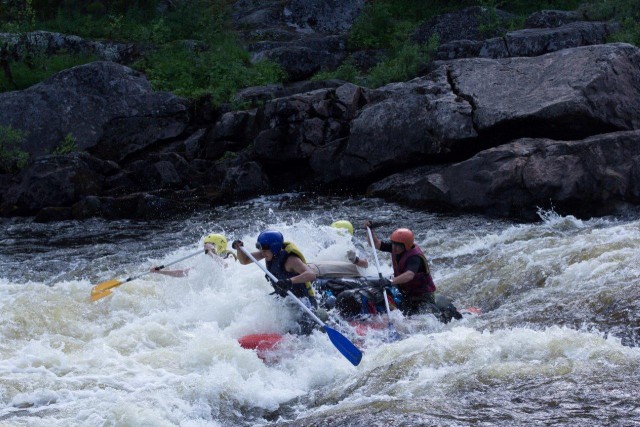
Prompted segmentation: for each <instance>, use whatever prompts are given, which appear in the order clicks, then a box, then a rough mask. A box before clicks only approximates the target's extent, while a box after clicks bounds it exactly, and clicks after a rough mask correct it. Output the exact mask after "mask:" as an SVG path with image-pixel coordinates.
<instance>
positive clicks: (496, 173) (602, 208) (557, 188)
mask: <svg viewBox="0 0 640 427" xmlns="http://www.w3.org/2000/svg"><path fill="white" fill-rule="evenodd" d="M638 165H640V131H638V130H634V131H627V132H615V133H609V134H604V135H597V136H593V137H589V138H586V139H584V140H580V141H554V140H550V139H530V138H524V139H520V140H517V141H514V142H512V143H509V144H504V145H502V146H500V147H496V148H492V149H489V150H485V151H482V152H480V153H478V154H477V155H476V156H474V157H472V158H470V159H469V160H466V161H464V162H460V163H456V164H453V165H450V166H439V167H436V168H434V167H423V168H418V169H414V170H411V171H409V172H405V173H400V174H396V175H392V176H390V177H388V178H386V179H384V180H382V181H380V182H377V183H375V184H373V185H372V186H371V187H370V188H369V193H370V194H371V195H373V196H381V197H386V198H388V199H392V200H396V201H400V202H402V203H406V204H410V205H413V206H423V207H424V206H431V207H436V208H437V207H440V208H443V207H444V208H449V209H451V208H453V209H457V210H463V211H476V212H482V213H485V214H489V215H498V216H518V217H524V218H527V219H533V218H535V215H536V211H537V208H538V207H544V208H550V207H555V209H556V210H557V211H558V212H571V213H573V214H582V215H587V216H591V215H601V214H604V213H608V212H611V210H612V209H614V208H615V206H616V203H617V202H619V201H629V202H632V203H638V202H639V201H640V180H639V179H638V178H640V166H638ZM407 189H410V191H407Z"/></svg>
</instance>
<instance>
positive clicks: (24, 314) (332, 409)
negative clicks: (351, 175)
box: [0, 194, 640, 427]
mask: <svg viewBox="0 0 640 427" xmlns="http://www.w3.org/2000/svg"><path fill="white" fill-rule="evenodd" d="M365 218H371V219H373V220H374V221H375V222H377V223H378V224H380V226H379V227H378V228H377V231H378V232H379V234H380V235H381V236H385V237H386V236H388V234H389V233H390V232H391V231H392V230H393V229H394V228H395V226H396V225H397V226H408V227H410V228H412V229H414V230H415V231H416V237H417V239H416V240H417V241H418V243H419V244H420V245H421V246H422V248H423V249H425V252H426V253H427V255H428V257H429V259H430V261H431V266H432V272H433V274H434V279H435V281H436V284H437V285H438V287H439V290H441V291H443V292H444V293H446V294H448V295H449V296H451V297H453V298H454V299H455V303H456V305H457V306H458V307H459V308H463V307H470V306H476V307H480V308H482V310H483V314H482V315H481V316H478V317H466V318H465V319H463V320H461V321H454V322H452V323H450V324H448V325H443V324H440V323H439V322H437V321H436V320H435V318H433V317H432V316H430V315H425V316H420V317H417V318H413V319H409V320H407V319H403V318H402V316H401V315H400V314H399V313H396V312H394V313H393V314H394V316H393V321H394V323H395V324H396V327H397V329H398V330H399V331H401V332H402V333H403V337H404V338H403V339H402V340H400V341H397V342H392V343H388V342H386V341H385V340H384V338H385V336H386V335H385V334H384V333H372V334H370V335H369V336H366V337H365V338H364V339H359V340H357V345H358V346H359V347H360V348H361V349H362V350H363V351H364V357H363V359H362V363H361V364H360V365H359V366H357V367H354V366H353V365H351V364H350V363H349V362H348V361H347V360H346V359H345V358H344V357H343V356H342V355H341V354H340V353H339V352H338V351H337V350H336V348H335V347H334V346H333V345H332V344H331V342H330V341H329V339H328V338H327V336H326V335H324V334H322V333H320V332H314V333H313V334H312V335H311V336H310V337H289V338H287V339H286V340H285V343H284V344H283V349H282V350H280V351H279V353H278V354H275V355H274V356H273V359H272V360H270V361H269V363H264V362H263V361H262V360H261V359H260V358H258V356H257V355H256V353H255V352H254V351H252V350H245V349H243V348H241V347H240V345H239V344H238V342H237V338H239V337H241V336H243V335H246V334H251V333H263V332H284V331H286V330H287V329H288V327H290V326H291V325H292V322H293V321H294V320H293V316H292V314H291V311H290V310H289V309H288V308H287V306H286V304H285V303H284V302H283V301H280V300H277V299H275V298H274V297H273V296H270V295H269V292H271V288H270V287H269V285H268V284H267V282H266V281H265V278H264V275H263V273H262V272H261V271H260V270H259V269H258V268H257V267H256V266H254V265H246V266H242V265H240V264H237V263H234V264H231V265H229V266H228V267H227V268H224V267H222V266H220V265H217V264H215V263H214V262H212V260H211V259H210V258H208V257H206V256H204V255H198V256H196V257H194V258H191V259H189V260H186V261H184V262H182V263H181V264H179V265H177V267H183V268H184V267H191V270H190V274H189V277H187V278H174V277H168V276H163V275H158V274H148V275H146V276H143V277H141V278H139V279H137V280H134V281H131V282H129V283H126V284H123V285H122V286H120V287H118V288H116V289H115V291H114V292H113V294H112V295H110V296H109V297H106V298H104V299H101V300H99V301H97V302H95V303H92V302H91V301H90V299H89V291H90V289H91V287H92V286H93V285H95V284H97V283H99V282H101V281H105V280H109V279H114V278H116V279H126V278H127V277H130V276H133V275H136V274H139V273H142V272H145V271H148V270H149V269H150V268H151V267H152V266H154V265H159V264H163V263H168V262H171V261H173V260H175V259H179V258H181V257H183V256H185V255H188V254H190V253H193V252H194V251H197V250H198V249H199V248H201V247H202V239H203V237H204V236H205V235H206V234H209V233H224V234H225V235H227V236H228V237H229V239H230V241H231V240H233V239H234V238H240V239H242V240H244V241H245V243H246V246H247V247H253V245H254V243H255V239H256V237H257V235H258V233H259V231H260V230H262V229H265V228H275V229H279V230H281V231H282V232H283V234H284V236H285V239H286V240H291V241H294V242H296V243H297V244H298V246H299V247H300V248H301V249H302V250H303V252H304V253H305V255H306V256H307V258H308V260H314V259H315V260H322V259H324V260H329V259H344V257H345V252H346V250H347V249H349V247H350V244H351V243H350V241H349V239H348V238H347V237H345V236H342V235H340V234H339V233H337V232H336V231H335V230H334V229H332V228H330V227H329V226H328V225H329V224H331V222H332V221H334V220H338V219H348V220H351V221H352V222H353V223H354V224H357V225H359V224H360V223H361V222H362V220H363V219H365ZM357 236H358V237H359V238H360V239H361V240H364V239H365V233H364V232H363V230H362V229H358V230H357ZM639 248H640V212H629V213H628V214H626V215H624V216H620V217H606V218H599V219H592V220H578V219H576V218H573V217H562V216H559V215H556V214H554V213H553V212H550V213H549V212H548V213H543V214H542V215H541V220H540V221H539V222H536V223H526V224H522V223H516V222H510V221H502V220H495V219H488V218H484V217H480V216H469V215H463V216H447V215H441V214H431V213H427V212H422V211H417V210H410V209H407V208H405V207H401V206H397V205H393V204H388V203H384V202H382V201H381V200H377V199H369V200H355V199H343V198H318V197H315V196H308V195H296V194H292V195H285V196H278V197H270V198H260V199H256V200H252V201H249V202H247V203H243V204H240V205H235V206H228V207H224V208H219V209H215V210H212V211H210V212H207V213H199V214H194V215H192V216H189V217H187V218H185V219H181V220H173V221H169V222H158V221H154V222H137V221H110V222H108V221H104V220H97V219H96V220H89V221H84V222H61V223H55V224H36V223H31V222H27V221H25V220H21V221H16V220H3V221H2V222H0V426H43V427H44V426H46V427H50V426H178V425H179V426H255V425H265V424H279V425H291V426H414V425H437V426H494V425H499V426H513V425H521V426H531V425H566V426H577V425H580V426H603V425H614V426H637V425H640V398H639V397H638V395H639V394H640V391H639V390H640V349H639V347H638V345H639V344H640V322H639V320H638V315H639V314H640V298H639V296H640V286H639V283H640V250H639ZM380 255H381V258H380V260H381V263H382V269H383V272H384V273H385V274H391V271H392V269H391V264H390V258H389V257H387V256H385V254H380ZM368 273H369V274H372V275H375V274H376V269H375V265H374V263H373V262H371V266H370V267H369V270H368ZM344 333H345V335H348V334H349V333H350V332H349V331H347V330H345V331H344ZM349 336H351V335H349ZM354 341H355V338H354Z"/></svg>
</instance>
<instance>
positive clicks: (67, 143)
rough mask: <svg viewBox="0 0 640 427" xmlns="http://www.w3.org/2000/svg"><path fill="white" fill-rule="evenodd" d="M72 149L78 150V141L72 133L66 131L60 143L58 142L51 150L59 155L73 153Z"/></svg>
mask: <svg viewBox="0 0 640 427" xmlns="http://www.w3.org/2000/svg"><path fill="white" fill-rule="evenodd" d="M74 151H78V141H77V140H76V137H75V136H73V134H72V133H68V134H67V135H66V136H65V137H64V139H63V140H62V141H61V142H60V144H58V146H57V147H56V149H55V150H53V154H56V155H61V154H68V153H73V152H74Z"/></svg>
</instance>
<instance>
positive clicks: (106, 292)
mask: <svg viewBox="0 0 640 427" xmlns="http://www.w3.org/2000/svg"><path fill="white" fill-rule="evenodd" d="M112 293H113V292H111V291H110V290H109V289H107V290H104V291H102V292H96V293H93V292H92V293H91V301H98V300H99V299H100V298H104V297H107V296H109V295H111V294H112Z"/></svg>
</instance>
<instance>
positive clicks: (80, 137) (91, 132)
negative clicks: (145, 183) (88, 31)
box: [0, 62, 189, 159]
mask: <svg viewBox="0 0 640 427" xmlns="http://www.w3.org/2000/svg"><path fill="white" fill-rule="evenodd" d="M188 122H189V114H188V110H187V102H186V101H185V100H183V99H181V98H178V97H176V96H175V95H172V94H170V93H165V92H153V91H152V89H151V86H150V85H149V82H148V81H147V80H146V78H144V76H143V75H141V74H140V73H138V72H136V71H134V70H132V69H130V68H128V67H125V66H123V65H119V64H116V63H113V62H93V63H90V64H86V65H81V66H77V67H73V68H70V69H68V70H65V71H62V72H60V73H58V74H56V75H54V76H53V77H51V78H49V79H47V80H45V81H44V82H42V83H39V84H37V85H34V86H32V87H30V88H28V89H26V90H23V91H16V92H5V93H0V125H1V126H8V125H11V126H12V127H13V128H14V129H21V130H25V131H26V132H27V136H26V140H25V142H24V144H23V146H22V149H23V150H25V151H27V152H28V153H29V154H31V155H32V156H38V155H43V154H48V153H51V152H52V151H53V150H54V149H55V148H56V147H58V145H59V144H60V143H61V141H63V140H64V138H65V136H66V135H68V134H71V135H72V136H73V137H74V139H75V140H76V141H77V144H78V148H80V149H93V150H94V152H95V153H96V154H97V155H99V156H103V157H104V158H107V159H122V158H123V157H124V156H126V155H127V154H130V153H132V152H134V151H136V150H138V149H141V148H144V147H146V146H148V145H150V144H152V143H154V142H156V141H157V140H162V139H168V138H173V137H176V136H178V135H180V134H181V133H182V132H183V131H184V130H185V128H186V126H187V123H188Z"/></svg>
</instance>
